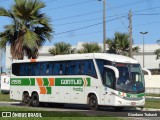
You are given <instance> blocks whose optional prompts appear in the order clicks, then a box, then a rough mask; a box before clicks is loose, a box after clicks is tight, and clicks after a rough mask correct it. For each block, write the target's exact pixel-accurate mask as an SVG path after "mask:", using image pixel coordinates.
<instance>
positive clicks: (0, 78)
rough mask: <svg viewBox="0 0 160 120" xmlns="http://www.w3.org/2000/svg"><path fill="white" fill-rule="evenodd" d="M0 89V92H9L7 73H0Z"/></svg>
mask: <svg viewBox="0 0 160 120" xmlns="http://www.w3.org/2000/svg"><path fill="white" fill-rule="evenodd" d="M0 90H1V93H9V91H10V75H9V74H1V75H0Z"/></svg>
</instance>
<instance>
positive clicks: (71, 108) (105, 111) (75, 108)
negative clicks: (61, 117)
mask: <svg viewBox="0 0 160 120" xmlns="http://www.w3.org/2000/svg"><path fill="white" fill-rule="evenodd" d="M0 106H16V107H18V108H24V107H25V106H22V105H21V104H20V103H19V102H12V103H9V102H0ZM25 108H30V109H33V110H40V111H63V112H78V113H81V114H84V115H87V116H106V115H110V116H114V117H115V116H122V117H123V116H127V115H128V114H130V113H131V114H132V113H137V114H139V113H140V112H142V111H155V112H156V111H157V110H156V109H144V110H142V111H141V109H138V110H136V109H124V110H123V111H115V110H114V108H112V107H101V108H100V110H98V111H91V110H89V108H88V106H86V105H75V104H66V105H64V107H48V106H45V107H42V106H41V107H25ZM158 111H159V113H160V110H158ZM153 113H154V112H153ZM129 119H130V120H159V118H157V117H129Z"/></svg>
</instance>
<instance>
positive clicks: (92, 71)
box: [91, 61, 97, 78]
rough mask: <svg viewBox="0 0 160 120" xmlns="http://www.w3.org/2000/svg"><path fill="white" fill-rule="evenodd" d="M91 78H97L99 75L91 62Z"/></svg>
mask: <svg viewBox="0 0 160 120" xmlns="http://www.w3.org/2000/svg"><path fill="white" fill-rule="evenodd" d="M91 76H92V77H94V78H97V73H96V69H95V66H94V63H93V61H92V62H91Z"/></svg>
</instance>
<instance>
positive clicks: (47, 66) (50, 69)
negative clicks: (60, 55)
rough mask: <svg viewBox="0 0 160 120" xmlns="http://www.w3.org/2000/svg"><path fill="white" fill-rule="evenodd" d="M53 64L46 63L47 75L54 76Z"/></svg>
mask: <svg viewBox="0 0 160 120" xmlns="http://www.w3.org/2000/svg"><path fill="white" fill-rule="evenodd" d="M52 68H53V64H52V63H51V62H49V63H46V75H52V70H53V69H52Z"/></svg>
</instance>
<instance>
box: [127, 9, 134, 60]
mask: <svg viewBox="0 0 160 120" xmlns="http://www.w3.org/2000/svg"><path fill="white" fill-rule="evenodd" d="M128 16H129V40H130V46H129V54H130V57H131V58H133V52H132V44H133V43H132V11H131V10H129V15H128Z"/></svg>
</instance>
